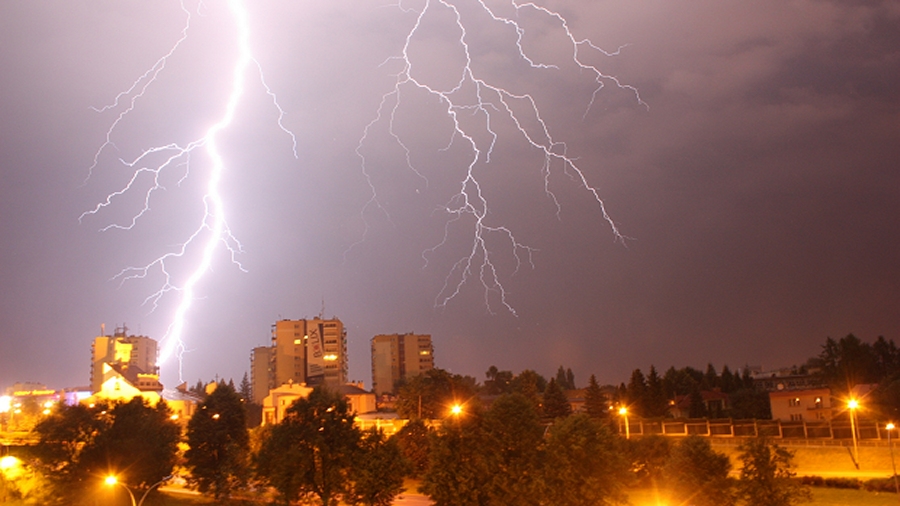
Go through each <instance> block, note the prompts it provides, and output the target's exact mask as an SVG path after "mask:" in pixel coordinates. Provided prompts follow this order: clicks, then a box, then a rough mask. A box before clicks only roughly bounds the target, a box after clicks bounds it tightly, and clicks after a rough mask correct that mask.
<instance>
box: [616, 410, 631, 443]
mask: <svg viewBox="0 0 900 506" xmlns="http://www.w3.org/2000/svg"><path fill="white" fill-rule="evenodd" d="M619 414H620V415H622V418H624V419H625V439H631V426H630V425H629V424H628V408H626V407H625V406H622V407H621V408H619Z"/></svg>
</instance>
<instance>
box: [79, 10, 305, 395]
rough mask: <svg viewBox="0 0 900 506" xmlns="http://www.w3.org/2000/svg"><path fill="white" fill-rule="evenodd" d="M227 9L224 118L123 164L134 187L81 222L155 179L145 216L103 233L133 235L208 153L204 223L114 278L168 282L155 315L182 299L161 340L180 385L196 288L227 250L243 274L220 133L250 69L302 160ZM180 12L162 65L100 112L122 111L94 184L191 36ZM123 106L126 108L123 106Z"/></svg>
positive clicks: (239, 24) (245, 34) (239, 17)
mask: <svg viewBox="0 0 900 506" xmlns="http://www.w3.org/2000/svg"><path fill="white" fill-rule="evenodd" d="M228 5H229V8H230V10H231V12H232V14H233V16H234V19H235V24H236V39H237V45H238V56H237V59H236V61H235V63H234V67H233V71H232V72H233V73H232V79H231V91H230V93H229V95H228V99H227V102H226V104H225V106H224V113H223V115H222V116H221V117H220V118H219V119H218V120H217V121H216V122H215V123H213V124H212V126H210V127H209V128H208V129H207V130H206V132H205V133H204V134H203V136H201V137H200V138H198V139H195V140H192V141H190V142H188V143H186V144H179V143H177V142H172V143H169V144H166V145H161V146H155V147H152V148H149V149H146V150H144V152H142V153H141V154H140V155H138V156H137V157H136V158H134V159H132V160H130V161H126V160H120V161H121V162H122V164H123V165H124V166H125V167H128V168H129V169H130V170H133V173H132V176H131V178H130V179H129V181H128V182H127V183H126V184H125V185H124V186H123V187H122V188H121V189H119V190H117V191H115V192H113V193H110V194H109V195H108V196H107V197H106V199H105V200H104V201H102V202H100V203H98V204H97V205H96V207H94V209H92V210H90V211H87V212H85V213H83V214H82V215H81V219H83V218H84V217H85V216H87V215H92V214H97V213H99V212H100V211H102V210H104V209H105V208H107V207H110V206H112V205H113V204H114V202H115V201H116V200H117V199H118V198H119V197H122V196H123V195H125V194H126V193H128V192H129V191H131V190H132V188H134V186H135V184H136V183H137V182H138V181H139V179H140V178H142V177H148V176H149V177H151V178H152V184H151V185H150V188H149V189H148V190H147V191H146V193H145V194H144V197H143V207H142V208H141V210H140V211H138V212H137V213H136V214H134V215H133V216H131V218H130V220H129V221H128V223H126V224H121V223H112V224H109V225H107V226H105V227H104V228H103V229H102V230H104V231H105V230H109V229H111V228H118V229H126V230H128V229H131V228H133V227H134V226H135V225H136V224H137V222H138V220H139V219H140V218H141V217H142V216H144V215H145V214H146V213H148V212H150V203H151V199H152V197H153V195H154V193H156V192H157V191H158V190H162V189H164V188H163V186H162V185H161V184H160V176H161V175H162V174H163V173H164V172H167V171H174V170H176V169H178V168H179V167H184V168H183V170H184V174H183V175H182V176H181V180H180V181H179V183H180V182H181V181H183V180H184V179H185V178H187V177H188V173H189V164H190V157H191V155H192V154H193V153H194V151H195V150H198V149H199V148H203V150H204V151H205V153H206V156H207V157H208V158H209V162H208V163H209V167H208V172H209V180H208V181H207V183H206V186H205V192H204V193H203V195H202V197H200V198H201V200H202V204H203V209H204V213H203V217H202V219H201V220H200V222H199V223H198V224H197V228H196V229H195V230H194V232H193V233H191V234H190V236H189V237H188V238H187V239H186V240H185V241H184V242H182V243H181V244H179V245H178V246H177V247H176V248H174V249H173V250H172V251H170V252H168V253H166V254H164V255H162V256H160V257H158V258H156V259H154V260H152V261H151V262H149V263H147V264H145V265H143V266H141V267H127V268H125V269H123V270H122V271H120V272H119V273H118V274H117V275H116V276H115V277H114V278H113V279H120V280H122V282H124V281H126V280H129V279H135V278H146V277H147V276H148V275H149V274H150V273H151V272H156V271H158V272H159V273H161V274H162V276H163V279H164V282H163V284H162V286H161V287H160V288H159V289H158V290H157V291H156V292H154V293H153V294H151V295H149V296H148V297H147V298H146V299H145V300H144V303H145V304H146V303H151V304H152V306H153V309H156V307H157V305H158V303H159V301H160V299H161V298H162V297H164V296H165V295H167V294H168V293H170V292H177V293H178V296H179V301H178V304H177V306H176V308H175V314H174V315H173V316H172V321H171V323H170V324H169V326H168V329H167V331H166V334H165V336H164V337H163V339H162V349H161V351H160V356H159V363H163V362H165V361H166V360H167V359H168V358H169V357H170V356H172V355H175V356H176V357H177V358H178V362H179V371H178V373H179V379H182V378H181V376H182V370H181V366H182V356H183V353H184V351H185V346H184V342H183V341H182V335H183V333H184V329H185V319H186V317H187V313H188V310H189V309H190V308H191V305H192V303H193V301H194V298H195V293H194V292H195V288H196V286H197V284H198V283H199V282H200V280H201V279H202V278H203V276H204V275H205V274H206V272H207V271H208V270H210V268H211V266H212V262H213V256H214V254H215V253H216V251H217V250H218V249H219V248H224V249H225V250H226V251H227V252H228V253H229V254H230V256H231V261H232V262H233V263H234V264H236V265H237V266H238V268H240V269H242V270H243V268H242V267H241V265H240V263H239V262H238V260H237V258H236V257H237V254H238V253H240V252H241V250H242V248H241V244H240V242H239V241H238V240H237V239H236V238H235V237H234V236H233V235H232V233H231V231H230V230H229V228H228V224H227V222H226V221H225V203H224V202H223V201H222V196H221V194H220V193H219V184H220V182H221V179H222V175H223V173H224V171H225V168H226V164H225V161H224V160H223V159H222V154H221V152H220V151H219V148H218V145H217V140H218V135H219V133H220V132H222V130H224V129H226V128H228V127H229V126H230V125H231V123H232V121H233V120H234V115H235V110H236V109H237V107H238V105H239V103H240V100H241V97H242V96H243V94H244V85H245V80H246V78H247V73H248V69H249V68H250V67H251V65H256V68H257V70H258V71H259V77H260V83H261V84H262V86H263V88H264V89H265V91H266V93H268V94H269V96H270V97H271V98H272V102H273V104H274V106H275V107H276V108H277V109H278V113H279V116H278V125H279V127H280V128H281V129H282V130H283V131H284V132H286V133H287V134H288V135H290V137H291V139H292V141H293V149H294V156H295V157H296V156H297V142H296V139H295V138H294V134H293V133H292V132H290V131H289V130H288V129H287V128H285V127H284V125H283V123H282V119H283V117H284V111H283V110H282V108H281V107H280V106H279V105H278V101H277V99H276V97H275V95H274V94H273V93H272V91H271V90H270V89H269V87H268V86H267V85H266V83H265V79H264V78H263V76H262V69H261V68H260V66H259V63H258V62H256V60H255V59H254V58H253V55H252V53H251V51H250V45H249V40H248V39H249V35H250V27H249V24H248V20H247V13H246V11H245V10H244V6H243V5H242V4H241V2H240V1H239V0H229V2H228ZM181 10H182V11H183V12H184V13H185V25H184V29H183V30H182V32H181V37H180V38H179V39H178V41H177V42H176V43H175V44H174V45H173V46H172V48H171V49H170V50H169V52H168V53H166V54H165V55H164V56H163V57H162V58H160V59H159V60H157V62H156V63H155V64H154V65H153V66H152V67H151V68H150V69H149V70H147V71H146V72H145V73H144V74H143V75H142V76H140V77H139V78H138V79H137V80H135V82H134V83H133V84H132V85H131V87H130V88H128V89H127V90H125V91H123V92H121V93H119V94H118V95H117V96H116V98H115V101H114V102H113V103H112V104H110V105H108V106H106V107H103V108H100V109H96V110H97V111H98V112H105V111H108V110H117V109H121V111H120V112H119V113H118V115H117V117H116V119H115V120H114V121H113V122H112V124H111V125H110V127H109V129H108V130H107V132H106V141H105V142H104V143H103V144H102V145H101V146H100V148H99V149H98V151H97V153H96V154H95V156H94V163H93V164H92V165H91V167H90V171H89V176H88V177H89V178H90V175H91V174H92V173H93V171H94V169H95V168H96V167H97V165H98V164H99V160H100V157H101V155H102V153H103V152H104V151H105V150H107V149H108V148H109V147H110V146H114V143H113V136H114V134H115V132H116V130H117V127H118V126H119V125H120V123H121V122H122V121H123V120H124V119H125V118H126V117H127V116H128V114H129V113H130V112H131V111H133V110H134V108H135V107H136V104H137V102H138V101H139V100H140V99H141V98H142V97H143V96H144V94H145V92H146V91H147V89H148V88H149V87H150V86H151V85H152V84H153V83H154V82H155V81H156V80H157V78H158V77H159V75H160V73H161V72H162V70H163V69H164V68H165V66H166V63H167V62H168V60H169V58H170V57H171V56H172V55H173V54H175V52H176V51H177V50H178V48H179V46H180V45H181V44H182V43H183V42H184V41H185V40H186V39H187V37H188V31H189V29H190V26H191V12H190V10H189V9H188V8H187V7H186V6H185V5H184V2H181ZM123 102H124V103H125V104H126V105H124V106H123V105H122V104H123ZM160 159H161V161H158V160H160ZM154 160H157V161H154ZM145 164H147V165H145ZM189 251H198V253H199V261H198V262H197V263H196V265H195V266H194V267H193V268H191V269H190V274H189V275H188V276H187V279H185V280H184V281H183V282H181V283H176V281H175V280H174V279H173V277H172V275H171V274H170V270H169V264H170V263H171V262H173V261H175V260H176V259H181V258H184V257H185V255H186V254H188V252H189Z"/></svg>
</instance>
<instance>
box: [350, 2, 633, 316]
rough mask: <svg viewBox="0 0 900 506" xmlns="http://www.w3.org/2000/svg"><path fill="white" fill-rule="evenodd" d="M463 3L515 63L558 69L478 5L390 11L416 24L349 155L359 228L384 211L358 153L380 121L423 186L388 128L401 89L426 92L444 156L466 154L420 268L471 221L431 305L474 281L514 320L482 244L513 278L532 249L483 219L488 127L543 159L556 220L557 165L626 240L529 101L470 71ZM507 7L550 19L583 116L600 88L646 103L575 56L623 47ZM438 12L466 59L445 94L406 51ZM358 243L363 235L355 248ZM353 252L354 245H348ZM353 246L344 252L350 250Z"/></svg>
mask: <svg viewBox="0 0 900 506" xmlns="http://www.w3.org/2000/svg"><path fill="white" fill-rule="evenodd" d="M464 3H469V4H473V3H475V4H477V7H478V8H480V9H481V11H480V12H482V13H485V14H487V15H488V16H490V18H491V20H492V21H493V22H494V23H500V24H502V25H505V26H506V27H510V28H512V29H513V30H514V31H515V34H516V39H515V40H516V41H515V45H516V48H517V53H518V57H519V58H521V59H522V60H523V61H525V62H527V64H528V65H529V66H530V67H531V68H532V69H546V70H550V69H558V67H557V65H555V64H549V63H542V62H539V61H536V60H535V59H534V58H532V57H530V56H529V55H528V53H527V52H526V50H525V48H524V44H523V41H524V39H525V36H526V30H525V28H524V27H523V26H522V24H520V22H518V21H517V20H516V19H513V18H511V17H504V16H501V15H498V14H497V13H496V10H495V9H492V8H491V7H490V6H488V4H487V3H486V2H485V0H468V2H464V1H462V0H421V1H420V2H419V5H420V7H418V8H413V7H404V5H403V4H404V2H403V1H402V0H400V2H399V3H398V4H397V7H398V8H399V9H400V10H402V11H403V12H404V13H412V14H414V16H415V22H414V23H413V25H412V28H411V29H410V30H409V32H408V33H407V34H406V38H405V43H404V45H403V48H402V50H401V52H400V54H399V55H398V56H395V57H394V58H392V59H393V60H397V61H399V62H400V63H401V67H402V70H400V72H398V73H397V74H396V81H395V82H394V85H393V88H392V89H391V90H390V91H388V92H387V93H385V94H384V95H383V96H382V99H381V103H380V105H379V107H378V110H377V113H376V115H375V117H374V119H372V121H371V122H369V124H368V125H367V126H366V128H365V130H364V132H363V135H362V137H361V138H360V140H359V144H358V146H357V150H356V152H357V155H358V157H359V159H360V163H361V167H362V171H363V174H364V175H365V177H366V180H367V181H368V184H369V187H370V190H371V194H370V195H371V196H370V199H369V201H368V203H367V204H366V205H365V207H364V208H363V210H362V213H361V214H362V218H363V221H364V222H366V217H365V213H366V212H367V210H368V209H370V208H375V209H378V210H379V211H381V212H383V213H384V214H385V215H387V210H386V209H385V207H384V206H382V204H381V202H380V201H379V198H378V192H377V189H376V187H375V185H374V184H373V182H372V178H371V177H370V174H369V171H368V166H367V163H368V162H367V158H366V156H365V154H364V147H365V144H366V141H367V140H368V137H369V134H370V132H371V131H372V129H374V128H375V127H376V125H378V124H380V123H381V122H383V121H385V122H386V123H387V127H386V128H387V130H388V132H389V134H390V136H391V137H392V138H393V139H394V141H395V142H396V143H397V145H398V146H399V147H400V148H401V149H402V150H403V152H404V153H405V155H406V166H407V168H408V169H409V170H411V171H413V172H414V173H415V174H416V175H417V176H418V177H420V178H422V179H423V180H425V181H426V183H427V179H426V178H425V176H424V175H423V174H422V173H421V172H420V171H419V170H418V169H417V168H416V167H415V166H414V165H413V163H412V162H411V161H410V150H409V148H408V146H407V144H406V143H405V142H404V140H403V138H402V136H401V135H400V134H398V133H397V131H396V130H395V122H394V120H395V117H396V113H397V111H398V108H399V107H400V105H401V102H402V97H403V95H404V93H405V92H406V91H407V90H409V89H418V90H422V91H425V92H427V93H428V94H430V95H431V96H433V97H435V98H437V100H438V101H439V102H440V103H441V104H442V107H443V108H444V110H445V113H446V115H447V117H448V118H450V119H451V120H452V125H453V128H452V132H451V133H450V138H449V139H448V144H447V148H446V149H449V147H450V146H451V145H452V144H453V143H456V142H461V143H464V144H465V145H466V146H468V150H469V152H470V157H469V161H468V165H467V170H466V175H465V177H464V179H463V180H462V181H461V182H460V185H459V191H458V192H457V193H456V194H455V195H454V196H453V197H452V198H451V199H450V200H449V201H448V202H447V203H446V205H444V206H442V207H441V212H443V213H445V214H446V216H447V221H446V224H445V227H444V234H443V238H442V239H441V240H440V241H439V242H438V243H437V244H435V245H434V246H432V247H431V248H428V249H426V250H425V251H423V253H422V258H423V260H424V264H425V265H426V266H427V264H428V260H429V255H431V254H432V253H434V252H435V251H437V250H438V249H440V248H441V247H443V246H445V245H446V244H447V241H448V240H449V234H450V229H451V227H452V226H454V225H455V224H457V223H460V222H461V220H462V218H464V217H470V219H471V220H472V225H471V230H470V238H471V244H470V247H469V248H468V253H467V254H465V255H463V256H462V257H461V258H459V259H458V260H457V261H456V263H455V264H454V265H453V267H452V269H451V270H450V272H449V273H448V274H447V276H446V278H445V281H444V286H443V288H442V289H441V290H440V292H439V293H438V295H437V297H436V299H435V306H436V307H444V306H446V305H447V303H449V302H450V301H451V300H452V299H454V298H455V297H456V296H457V295H459V294H460V292H461V291H462V289H463V288H464V287H465V286H466V285H467V284H468V283H469V282H471V281H473V280H474V281H476V282H478V283H480V286H481V288H482V289H483V294H484V303H485V305H486V307H487V309H488V311H489V312H491V313H492V314H493V310H492V308H491V305H492V303H491V301H492V296H493V298H494V299H495V300H499V303H500V304H501V305H502V306H503V307H504V308H505V309H506V311H508V312H510V313H512V314H513V315H515V314H516V311H515V309H514V307H513V306H512V305H511V304H510V302H509V300H508V293H507V290H506V289H505V288H504V286H503V284H502V282H501V279H500V276H499V274H498V269H497V266H496V263H495V262H494V260H493V259H492V255H493V252H492V251H491V250H490V249H489V248H488V245H487V242H486V241H487V238H488V236H498V237H500V238H501V239H502V240H503V241H504V242H505V243H506V244H507V245H508V247H509V250H510V251H511V255H512V257H513V259H514V262H515V264H516V271H518V269H519V268H520V267H522V266H523V265H525V264H528V265H530V266H531V267H533V266H534V264H533V261H532V260H533V253H534V252H535V250H534V249H533V248H531V247H529V246H527V245H526V244H523V243H522V242H520V241H519V240H518V239H517V238H516V235H515V234H514V232H513V231H512V230H511V229H510V228H508V227H506V226H504V225H502V224H493V223H491V220H490V219H489V202H488V199H487V198H486V197H485V195H484V192H483V187H482V183H481V182H480V181H479V178H478V177H477V174H476V171H477V169H478V167H479V166H480V165H481V164H488V163H490V162H491V154H492V152H493V150H494V146H495V142H496V141H497V135H498V134H497V133H496V130H495V129H494V126H493V125H494V123H495V122H497V121H508V122H512V124H513V125H514V129H515V131H518V134H519V135H521V137H522V138H523V139H524V140H525V141H526V142H527V143H528V144H529V145H530V146H532V147H533V148H536V149H537V150H539V151H540V152H541V153H542V154H543V157H544V160H543V169H542V172H543V177H544V191H545V193H546V195H547V197H548V198H549V199H551V201H552V202H553V204H554V205H555V206H556V209H557V216H559V212H560V203H559V200H558V199H557V196H556V194H555V193H554V192H553V190H552V189H551V185H550V176H551V172H552V170H551V169H553V167H554V166H555V165H556V166H562V171H563V172H565V173H566V174H568V175H569V176H570V177H572V178H573V179H574V180H576V181H577V182H578V183H579V184H580V185H581V186H582V187H583V189H584V190H586V191H587V192H589V193H590V194H591V196H592V197H593V199H594V200H595V201H596V203H597V205H598V207H599V210H600V213H601V215H602V217H603V219H604V220H605V221H606V223H607V224H608V225H609V227H610V229H611V231H612V234H613V237H614V238H615V240H616V241H620V242H622V243H623V244H624V242H625V240H626V237H625V236H623V235H622V233H621V232H620V231H619V229H618V227H617V226H616V223H615V222H614V221H613V219H612V218H611V217H610V215H609V214H608V213H607V211H606V207H605V205H604V203H603V200H602V199H601V197H600V193H599V191H598V190H597V188H596V187H594V186H592V185H591V184H590V183H589V182H588V178H587V176H586V175H585V173H584V171H583V170H582V169H581V168H580V167H579V165H578V164H577V163H576V158H574V157H572V156H569V155H568V154H567V152H566V151H567V150H566V145H565V143H564V142H562V141H558V140H556V139H555V138H554V137H553V135H551V132H550V128H549V127H548V124H547V122H546V121H545V120H544V118H543V116H542V114H541V110H540V108H539V106H538V104H537V102H536V100H535V98H534V97H533V96H532V95H531V94H529V93H521V92H520V93H517V92H515V91H513V90H510V89H508V88H505V87H503V86H500V85H497V84H493V83H492V82H491V81H490V80H489V79H487V78H485V77H482V75H480V74H479V72H477V71H476V70H475V66H474V65H473V57H472V50H471V49H472V47H471V45H470V44H472V43H471V42H470V39H471V38H472V37H471V36H470V34H469V30H468V29H467V25H466V23H465V22H464V20H463V14H462V13H461V9H460V4H464ZM510 4H511V7H512V9H513V12H515V14H516V16H518V15H519V14H520V13H521V12H522V11H524V10H533V11H535V12H537V13H540V14H542V15H544V16H546V17H548V18H550V19H551V20H555V22H556V23H557V24H558V25H559V27H560V28H561V30H562V31H563V32H564V33H565V36H566V37H567V39H568V42H569V44H570V46H571V59H572V61H573V62H574V64H575V65H577V67H578V68H580V69H581V70H582V71H584V72H588V73H590V75H592V76H593V78H594V81H595V82H596V87H595V89H594V92H593V93H592V94H591V97H590V99H589V100H588V103H587V106H586V108H585V112H584V116H587V113H588V112H589V111H590V108H591V107H592V106H593V104H594V102H595V99H596V97H597V93H598V92H599V91H600V90H601V89H602V88H603V87H604V85H605V84H606V83H612V84H613V85H615V86H617V87H619V88H622V89H626V90H628V91H630V92H632V93H633V94H634V98H635V100H636V102H637V103H639V104H641V105H644V106H645V107H646V104H645V103H644V102H643V101H642V100H641V98H640V95H639V93H638V90H637V89H636V88H634V87H632V86H630V85H627V84H623V83H621V82H620V81H619V80H618V79H617V78H616V77H614V76H611V75H607V74H605V73H603V72H602V71H601V70H600V69H598V68H597V67H596V66H594V65H591V64H588V63H585V62H584V61H583V59H582V56H581V53H582V51H585V50H589V51H594V52H597V53H600V54H602V55H605V56H615V55H617V54H618V53H619V52H620V51H621V49H622V48H623V47H624V46H622V47H619V48H618V49H617V50H616V51H613V52H607V51H604V50H603V49H601V48H600V47H599V46H598V45H596V44H594V43H593V42H591V41H590V40H589V39H578V38H576V37H575V35H574V34H573V33H572V31H571V30H570V28H569V25H568V22H567V21H566V19H565V18H564V17H563V16H562V15H560V14H559V13H558V12H555V11H552V10H550V9H547V8H545V7H542V6H540V5H537V4H535V3H533V2H521V3H520V2H517V1H516V0H510ZM437 9H448V10H449V11H450V12H452V15H453V16H452V17H453V18H454V19H455V29H456V32H457V33H458V34H459V36H458V37H459V38H458V40H457V43H458V44H459V46H460V47H461V48H462V51H463V54H464V58H465V63H464V64H463V65H462V67H461V68H460V69H459V75H458V80H457V81H456V83H455V84H454V85H453V86H452V87H450V88H448V89H440V88H438V87H436V86H434V85H431V84H429V83H428V82H427V81H426V80H424V79H422V78H420V76H419V75H418V74H417V72H416V68H417V67H416V62H415V61H414V59H413V58H412V57H411V56H410V45H411V44H412V42H413V40H414V38H415V37H416V36H417V35H419V32H420V31H421V30H422V29H423V28H422V25H423V20H424V19H425V17H426V16H427V15H428V14H430V13H432V12H434V11H435V10H437ZM473 88H474V90H475V92H474V94H473V93H467V92H468V91H469V90H471V89H473ZM473 96H474V97H475V98H474V100H473V99H472V97H473ZM513 104H517V105H519V106H520V107H521V106H522V105H523V104H524V107H525V110H527V111H528V116H530V118H528V119H529V120H531V122H532V123H533V124H535V125H537V126H536V127H527V126H526V118H523V116H522V113H521V112H516V110H517V109H516V108H515V107H513ZM464 113H465V114H468V115H469V116H472V117H476V116H477V117H480V118H481V125H480V128H483V129H484V130H486V131H487V132H488V134H489V135H488V138H489V140H488V141H487V142H485V141H479V140H478V136H477V135H476V133H475V132H474V130H473V129H472V128H471V127H467V126H465V125H464V124H463V123H462V122H461V120H460V116H461V115H462V114H464ZM366 231H368V222H366ZM364 240H365V234H364V236H363V238H362V239H361V241H360V242H362V241H364ZM357 244H359V243H357ZM353 246H355V244H354V245H353ZM353 246H351V248H352V247H353Z"/></svg>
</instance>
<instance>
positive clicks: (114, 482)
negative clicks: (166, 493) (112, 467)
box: [106, 474, 172, 506]
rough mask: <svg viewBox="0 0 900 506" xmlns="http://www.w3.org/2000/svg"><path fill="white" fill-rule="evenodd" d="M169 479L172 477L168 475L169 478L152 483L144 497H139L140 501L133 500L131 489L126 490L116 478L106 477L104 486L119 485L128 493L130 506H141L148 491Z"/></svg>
mask: <svg viewBox="0 0 900 506" xmlns="http://www.w3.org/2000/svg"><path fill="white" fill-rule="evenodd" d="M171 477H172V475H171V474H170V475H169V476H166V477H165V478H163V479H161V480H159V481H158V482H156V483H154V484H153V485H150V488H148V489H147V490H146V491H145V492H144V495H142V496H141V500H140V501H137V500H135V498H134V493H133V492H132V491H131V489H130V488H128V486H127V485H125V484H124V483H122V482H120V481H119V479H118V478H116V477H115V476H107V477H106V484H107V485H110V486H112V485H119V486H120V487H122V488H124V489H125V490H126V491H127V492H128V497H130V498H131V506H142V505H143V504H144V499H146V498H147V494H149V493H150V491H151V490H153V489H154V488H156V487H158V486H160V485H162V484H163V483H165V482H167V481H168V480H169V478H171Z"/></svg>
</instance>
